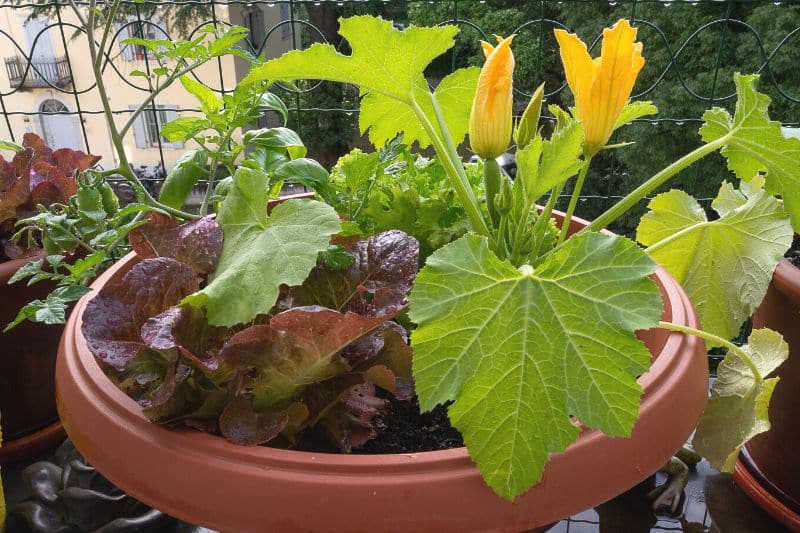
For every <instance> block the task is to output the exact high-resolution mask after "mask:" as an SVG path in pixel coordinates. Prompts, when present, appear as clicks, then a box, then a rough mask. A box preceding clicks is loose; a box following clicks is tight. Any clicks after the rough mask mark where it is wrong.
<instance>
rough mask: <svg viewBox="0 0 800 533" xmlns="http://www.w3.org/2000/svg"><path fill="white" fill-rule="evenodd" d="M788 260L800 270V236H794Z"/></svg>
mask: <svg viewBox="0 0 800 533" xmlns="http://www.w3.org/2000/svg"><path fill="white" fill-rule="evenodd" d="M786 259H788V260H789V261H791V262H792V264H793V265H794V266H796V267H797V268H800V235H795V236H794V242H793V243H792V247H791V248H789V251H788V252H786Z"/></svg>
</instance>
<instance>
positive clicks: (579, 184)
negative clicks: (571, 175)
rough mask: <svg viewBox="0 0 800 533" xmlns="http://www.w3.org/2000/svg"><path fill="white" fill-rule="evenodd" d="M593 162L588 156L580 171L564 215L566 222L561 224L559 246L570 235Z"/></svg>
mask: <svg viewBox="0 0 800 533" xmlns="http://www.w3.org/2000/svg"><path fill="white" fill-rule="evenodd" d="M591 162H592V156H587V157H586V160H585V161H584V162H583V166H582V167H581V169H580V171H578V179H577V180H575V188H574V189H573V190H572V197H571V198H570V199H569V205H568V206H567V212H566V213H565V214H564V222H562V223H561V231H560V232H559V234H558V244H561V243H563V242H564V241H565V240H566V239H567V234H568V233H569V226H570V224H571V223H572V215H574V214H575V208H576V207H577V206H578V198H580V195H581V191H582V190H583V183H584V182H585V181H586V174H587V173H588V172H589V165H590V164H591Z"/></svg>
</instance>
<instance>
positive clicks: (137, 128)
mask: <svg viewBox="0 0 800 533" xmlns="http://www.w3.org/2000/svg"><path fill="white" fill-rule="evenodd" d="M136 107H137V106H135V105H130V106H128V109H130V110H132V111H133V110H135V109H136ZM144 121H145V116H144V113H142V114H140V115H139V116H138V117H136V120H134V121H133V140H134V142H135V143H136V148H149V147H150V143H149V142H148V139H147V127H146V126H145V123H144Z"/></svg>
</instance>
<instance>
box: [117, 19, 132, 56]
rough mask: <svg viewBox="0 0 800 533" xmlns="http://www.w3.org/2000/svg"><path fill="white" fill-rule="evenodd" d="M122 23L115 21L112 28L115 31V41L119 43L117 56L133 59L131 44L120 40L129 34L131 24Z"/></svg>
mask: <svg viewBox="0 0 800 533" xmlns="http://www.w3.org/2000/svg"><path fill="white" fill-rule="evenodd" d="M123 26H125V25H124V24H120V23H118V22H117V23H115V24H114V28H115V30H116V33H117V42H118V43H119V58H120V59H122V60H123V61H133V46H131V45H129V44H122V41H124V40H125V39H127V38H128V37H130V36H131V29H133V26H125V28H124V29H123Z"/></svg>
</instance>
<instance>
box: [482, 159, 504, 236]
mask: <svg viewBox="0 0 800 533" xmlns="http://www.w3.org/2000/svg"><path fill="white" fill-rule="evenodd" d="M502 179H503V173H502V171H501V170H500V165H499V164H498V163H497V160H496V159H484V161H483V187H484V189H485V191H486V209H487V210H488V211H489V218H490V219H491V221H492V225H493V226H494V228H495V229H497V228H498V227H499V225H500V212H499V211H498V210H497V206H496V205H494V198H495V196H497V194H498V193H499V192H500V184H501V183H502V181H501V180H502Z"/></svg>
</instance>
